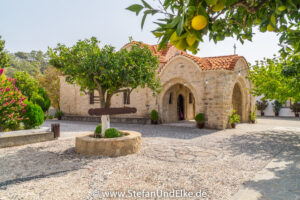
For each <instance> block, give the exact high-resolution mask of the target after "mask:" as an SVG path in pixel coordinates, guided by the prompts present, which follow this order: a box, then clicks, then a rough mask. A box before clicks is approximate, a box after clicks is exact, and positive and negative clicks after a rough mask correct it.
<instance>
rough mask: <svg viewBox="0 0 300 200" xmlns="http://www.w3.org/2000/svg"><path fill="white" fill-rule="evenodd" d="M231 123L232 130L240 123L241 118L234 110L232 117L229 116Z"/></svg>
mask: <svg viewBox="0 0 300 200" xmlns="http://www.w3.org/2000/svg"><path fill="white" fill-rule="evenodd" d="M229 122H230V125H231V127H232V128H235V126H236V123H240V116H239V115H238V114H237V113H236V110H232V113H231V115H229Z"/></svg>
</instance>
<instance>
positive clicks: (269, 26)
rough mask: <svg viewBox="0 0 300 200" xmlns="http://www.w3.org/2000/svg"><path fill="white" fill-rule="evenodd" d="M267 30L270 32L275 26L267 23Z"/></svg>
mask: <svg viewBox="0 0 300 200" xmlns="http://www.w3.org/2000/svg"><path fill="white" fill-rule="evenodd" d="M267 30H268V31H270V32H272V31H275V28H274V27H273V26H272V25H271V24H268V26H267Z"/></svg>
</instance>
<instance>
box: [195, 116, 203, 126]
mask: <svg viewBox="0 0 300 200" xmlns="http://www.w3.org/2000/svg"><path fill="white" fill-rule="evenodd" d="M195 121H196V123H197V124H196V126H197V127H198V128H203V127H204V122H205V115H204V113H198V114H197V115H196V116H195Z"/></svg>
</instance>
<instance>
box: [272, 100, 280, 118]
mask: <svg viewBox="0 0 300 200" xmlns="http://www.w3.org/2000/svg"><path fill="white" fill-rule="evenodd" d="M272 105H273V111H274V113H275V116H276V117H278V115H279V111H280V109H281V107H282V104H281V103H280V102H279V101H278V100H275V101H274V103H272Z"/></svg>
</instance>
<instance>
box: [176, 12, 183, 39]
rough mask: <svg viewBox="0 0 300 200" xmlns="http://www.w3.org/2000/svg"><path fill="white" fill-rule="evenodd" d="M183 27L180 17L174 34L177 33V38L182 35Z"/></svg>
mask: <svg viewBox="0 0 300 200" xmlns="http://www.w3.org/2000/svg"><path fill="white" fill-rule="evenodd" d="M183 25H184V16H182V17H181V18H180V21H179V23H178V25H177V29H176V33H177V35H178V36H180V35H181V33H182V30H183Z"/></svg>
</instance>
